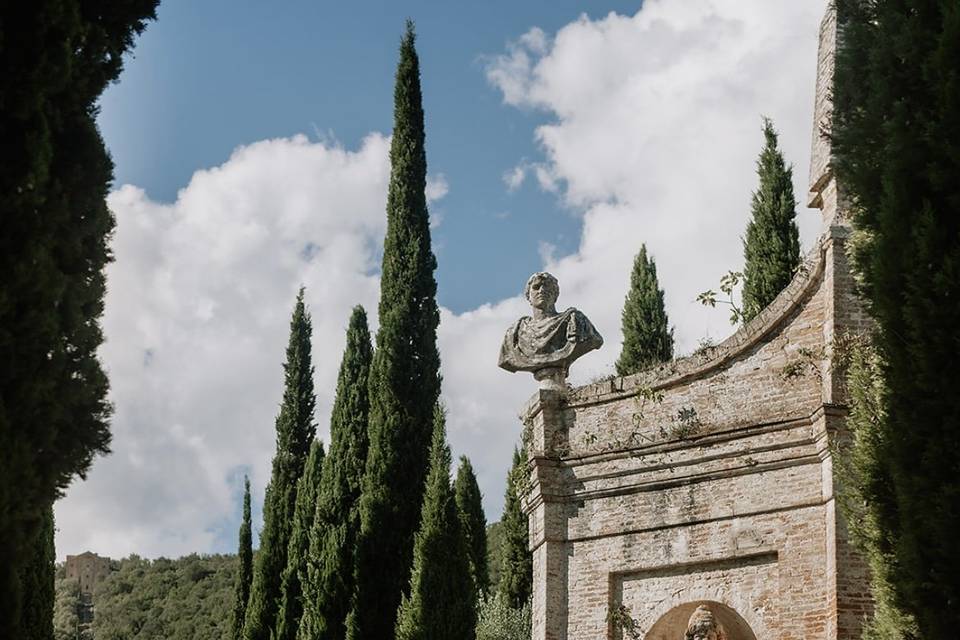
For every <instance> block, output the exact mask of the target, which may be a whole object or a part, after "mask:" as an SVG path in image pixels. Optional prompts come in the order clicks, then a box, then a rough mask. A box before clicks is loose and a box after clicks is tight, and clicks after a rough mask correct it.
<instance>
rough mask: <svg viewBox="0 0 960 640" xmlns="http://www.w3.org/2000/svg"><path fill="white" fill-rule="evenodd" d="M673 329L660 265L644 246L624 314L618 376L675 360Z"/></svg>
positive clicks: (636, 260)
mask: <svg viewBox="0 0 960 640" xmlns="http://www.w3.org/2000/svg"><path fill="white" fill-rule="evenodd" d="M669 325H670V321H669V320H668V319H667V312H666V309H664V306H663V289H661V288H660V283H659V282H658V281H657V265H656V263H655V262H654V261H653V257H648V256H647V247H646V245H640V252H639V253H638V254H637V257H636V258H634V260H633V272H632V273H631V274H630V292H629V293H627V299H626V300H625V301H624V303H623V313H622V314H621V326H622V327H623V349H622V350H621V351H620V357H619V358H618V359H617V363H616V367H617V375H620V376H626V375H630V374H631V373H636V372H638V371H641V370H643V369H645V368H647V367H650V366H653V365H655V364H659V363H661V362H666V361H668V360H670V359H671V358H673V329H671V328H670V326H669Z"/></svg>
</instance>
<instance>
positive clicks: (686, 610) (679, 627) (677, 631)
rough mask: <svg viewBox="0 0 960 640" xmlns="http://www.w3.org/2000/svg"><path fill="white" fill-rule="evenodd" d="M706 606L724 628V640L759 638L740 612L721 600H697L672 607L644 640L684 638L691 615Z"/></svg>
mask: <svg viewBox="0 0 960 640" xmlns="http://www.w3.org/2000/svg"><path fill="white" fill-rule="evenodd" d="M700 606H705V607H706V608H708V609H709V610H710V612H711V613H713V616H714V618H715V619H716V621H717V622H718V623H719V624H720V626H721V627H722V628H723V631H724V633H725V636H724V640H757V636H756V634H754V633H753V630H752V629H751V628H750V625H749V624H747V621H746V620H744V619H743V618H742V617H741V616H740V614H739V613H737V612H736V611H734V610H733V609H731V608H730V607H728V606H727V605H725V604H723V603H721V602H714V601H712V600H696V601H694V602H685V603H683V604H681V605H678V606H676V607H674V608H673V609H670V610H669V611H667V612H666V613H665V614H663V615H662V616H661V617H660V619H659V620H657V621H656V622H655V623H653V626H652V627H650V630H649V631H647V633H646V634H645V635H644V636H643V638H644V640H684V636H685V634H686V631H687V625H688V624H689V622H690V617H691V616H692V615H693V613H694V611H696V610H697V608H698V607H700Z"/></svg>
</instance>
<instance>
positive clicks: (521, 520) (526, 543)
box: [498, 448, 533, 609]
mask: <svg viewBox="0 0 960 640" xmlns="http://www.w3.org/2000/svg"><path fill="white" fill-rule="evenodd" d="M526 482H528V480H527V465H526V464H525V460H524V459H523V456H521V454H520V450H519V449H517V448H514V450H513V466H512V467H511V468H510V472H509V473H508V474H507V491H506V495H505V501H504V505H503V516H502V517H501V518H500V522H501V525H502V529H503V531H502V536H503V537H502V538H501V556H500V557H501V562H502V564H501V566H500V583H499V586H498V588H499V592H500V595H501V597H503V598H505V599H506V601H507V603H508V604H509V605H510V606H511V607H513V608H514V609H519V608H520V607H522V606H523V605H525V604H526V603H527V601H528V600H529V599H530V596H531V594H532V593H533V557H532V556H531V555H530V534H529V522H528V520H527V516H526V514H524V513H523V510H522V509H521V506H520V489H521V487H523V486H524V485H525V484H526Z"/></svg>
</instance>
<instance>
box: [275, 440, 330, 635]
mask: <svg viewBox="0 0 960 640" xmlns="http://www.w3.org/2000/svg"><path fill="white" fill-rule="evenodd" d="M323 464H324V451H323V443H322V442H320V441H319V440H317V439H315V440H314V441H313V444H311V445H310V455H309V456H307V462H306V464H305V465H304V469H303V475H302V476H300V481H299V482H298V484H297V503H296V507H295V508H294V511H293V530H292V531H291V532H290V545H289V547H288V548H287V566H286V568H285V569H284V570H283V575H282V576H281V581H280V592H281V596H280V610H279V612H278V614H277V626H276V633H275V634H274V636H273V637H274V639H275V640H293V639H294V638H296V637H297V630H298V629H299V628H300V617H301V616H302V615H303V583H304V579H305V578H306V574H307V554H308V553H309V546H310V531H311V530H312V529H313V520H314V514H315V513H316V511H317V498H318V497H319V495H320V481H321V478H322V477H323Z"/></svg>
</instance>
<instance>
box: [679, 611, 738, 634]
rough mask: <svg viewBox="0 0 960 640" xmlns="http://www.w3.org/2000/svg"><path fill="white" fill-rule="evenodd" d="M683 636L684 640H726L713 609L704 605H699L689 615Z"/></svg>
mask: <svg viewBox="0 0 960 640" xmlns="http://www.w3.org/2000/svg"><path fill="white" fill-rule="evenodd" d="M683 638H684V640H726V638H727V634H726V633H725V632H724V629H723V627H722V626H720V623H719V622H717V619H716V618H715V617H714V615H713V611H711V610H710V608H709V607H707V606H705V605H700V606H699V607H697V608H696V609H695V610H694V612H693V615H691V616H690V621H689V622H688V623H687V631H686V633H685V634H684V635H683Z"/></svg>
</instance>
